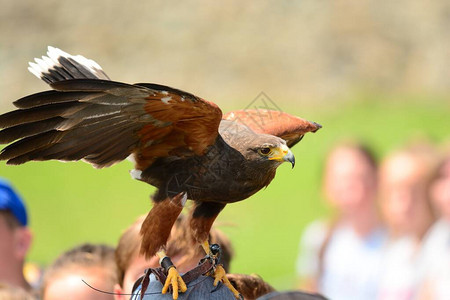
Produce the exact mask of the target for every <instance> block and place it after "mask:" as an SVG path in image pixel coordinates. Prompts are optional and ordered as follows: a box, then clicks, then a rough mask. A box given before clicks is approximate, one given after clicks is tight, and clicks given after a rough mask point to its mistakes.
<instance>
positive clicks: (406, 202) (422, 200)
mask: <svg viewBox="0 0 450 300" xmlns="http://www.w3.org/2000/svg"><path fill="white" fill-rule="evenodd" d="M434 160H435V158H434V152H433V150H432V148H431V147H429V146H427V145H425V144H424V145H421V144H417V145H412V146H408V147H405V148H403V149H400V150H398V151H395V152H393V153H392V154H390V155H388V156H387V157H386V158H385V159H384V161H383V162H382V164H381V168H380V204H381V211H382V214H383V217H384V220H385V222H386V224H387V226H388V229H389V231H390V234H391V235H392V236H394V237H396V236H404V235H412V236H415V237H417V238H419V239H420V238H421V237H422V236H423V235H424V234H425V232H426V230H427V229H428V227H429V226H430V225H431V223H432V222H433V213H432V210H431V206H430V200H429V184H430V179H431V174H432V171H433V169H434Z"/></svg>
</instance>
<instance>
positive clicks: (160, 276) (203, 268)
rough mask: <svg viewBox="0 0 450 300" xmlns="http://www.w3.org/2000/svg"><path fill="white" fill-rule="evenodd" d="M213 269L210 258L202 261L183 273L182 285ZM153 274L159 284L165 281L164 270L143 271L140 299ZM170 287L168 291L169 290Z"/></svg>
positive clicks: (165, 273)
mask: <svg viewBox="0 0 450 300" xmlns="http://www.w3.org/2000/svg"><path fill="white" fill-rule="evenodd" d="M213 267H214V264H213V262H212V261H211V259H210V258H204V259H202V261H200V263H199V265H198V266H196V267H195V268H193V269H192V270H190V271H188V272H186V273H184V274H183V275H182V276H181V278H182V279H183V281H184V283H186V285H188V284H189V282H191V281H194V280H195V279H197V278H198V277H200V276H201V275H204V274H206V273H208V272H210V271H211V270H212V269H213ZM152 273H153V274H154V275H155V277H156V279H157V280H158V281H159V282H161V284H163V285H164V283H165V282H166V279H167V272H166V271H165V270H164V268H149V269H146V270H145V274H144V276H143V277H141V278H142V287H141V299H143V298H144V295H145V292H146V291H147V288H148V285H149V284H150V274H152ZM171 288H172V287H170V288H169V289H171Z"/></svg>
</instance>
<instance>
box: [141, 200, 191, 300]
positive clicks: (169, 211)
mask: <svg viewBox="0 0 450 300" xmlns="http://www.w3.org/2000/svg"><path fill="white" fill-rule="evenodd" d="M186 199H187V195H186V193H180V194H178V195H176V196H175V197H173V198H166V199H165V200H163V201H158V202H154V204H153V207H152V209H151V210H150V212H149V213H148V215H147V217H146V218H145V220H144V222H143V223H142V227H141V235H142V243H141V250H140V253H141V254H142V255H144V256H145V258H147V259H149V258H151V257H152V256H154V255H155V254H157V255H158V256H159V258H160V260H159V261H160V264H161V266H162V267H163V268H165V269H166V271H167V279H166V282H165V283H164V286H163V289H162V293H163V294H165V293H166V292H167V290H168V288H169V286H172V290H173V294H172V297H173V299H178V291H181V292H185V291H186V289H187V287H186V284H185V283H184V281H183V279H182V278H181V276H180V274H179V273H178V271H177V270H176V268H175V266H174V265H173V264H172V261H171V260H170V258H169V257H168V256H167V255H166V253H165V250H164V249H165V246H166V243H167V240H168V238H169V235H170V231H171V229H172V226H173V224H174V223H175V221H176V220H177V218H178V216H179V215H180V213H181V211H182V210H183V207H184V204H185V202H186Z"/></svg>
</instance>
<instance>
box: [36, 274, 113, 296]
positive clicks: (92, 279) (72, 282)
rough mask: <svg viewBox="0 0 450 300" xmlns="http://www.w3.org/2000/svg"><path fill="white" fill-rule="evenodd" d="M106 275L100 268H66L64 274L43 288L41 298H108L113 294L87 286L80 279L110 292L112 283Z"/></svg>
mask: <svg viewBox="0 0 450 300" xmlns="http://www.w3.org/2000/svg"><path fill="white" fill-rule="evenodd" d="M107 278H108V276H107V274H105V271H104V270H102V269H100V268H92V269H89V270H70V271H69V270H68V271H67V272H66V273H65V274H61V275H60V276H59V277H56V278H55V279H53V280H52V281H51V282H50V283H49V284H48V285H47V287H46V288H45V291H44V295H43V297H42V298H43V300H57V299H64V300H72V299H73V300H76V299H77V300H78V299H85V300H94V299H98V300H109V299H114V297H113V295H111V294H107V293H102V292H99V291H96V290H94V289H92V288H91V287H89V286H87V285H86V284H85V283H84V282H83V281H82V280H84V281H85V282H86V283H88V284H89V285H90V286H92V287H95V288H96V289H98V290H101V291H106V292H111V291H112V285H111V283H110V282H108V280H107Z"/></svg>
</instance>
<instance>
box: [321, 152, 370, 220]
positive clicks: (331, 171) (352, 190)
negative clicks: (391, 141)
mask: <svg viewBox="0 0 450 300" xmlns="http://www.w3.org/2000/svg"><path fill="white" fill-rule="evenodd" d="M325 192H326V195H327V198H328V199H329V200H330V202H331V203H332V204H334V205H335V206H337V207H338V209H340V210H341V212H342V213H343V214H344V215H346V214H347V215H351V214H355V213H361V212H363V210H364V209H367V208H371V207H372V206H373V202H374V201H373V200H374V198H375V192H376V175H375V171H374V169H373V167H372V166H371V165H370V163H369V162H368V161H367V159H366V157H365V156H364V155H363V154H361V153H360V152H359V151H357V150H355V149H352V148H341V149H337V150H335V151H334V152H333V153H332V155H331V157H330V158H329V160H328V164H327V168H326V174H325Z"/></svg>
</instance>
